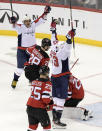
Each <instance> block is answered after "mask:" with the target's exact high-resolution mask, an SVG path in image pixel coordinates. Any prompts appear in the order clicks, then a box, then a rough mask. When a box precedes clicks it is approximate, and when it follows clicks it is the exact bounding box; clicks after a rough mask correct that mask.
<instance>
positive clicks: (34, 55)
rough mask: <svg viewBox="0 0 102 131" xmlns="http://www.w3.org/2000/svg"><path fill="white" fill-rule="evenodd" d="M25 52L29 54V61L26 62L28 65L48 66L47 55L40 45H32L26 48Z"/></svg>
mask: <svg viewBox="0 0 102 131" xmlns="http://www.w3.org/2000/svg"><path fill="white" fill-rule="evenodd" d="M26 51H27V53H28V54H30V58H29V61H28V62H27V63H28V65H33V64H35V65H39V66H42V65H46V66H48V63H49V60H50V58H49V56H48V54H47V53H46V52H44V51H43V50H42V49H41V47H40V46H38V45H35V46H33V47H29V48H27V50H26Z"/></svg>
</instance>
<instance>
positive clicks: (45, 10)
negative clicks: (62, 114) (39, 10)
mask: <svg viewBox="0 0 102 131" xmlns="http://www.w3.org/2000/svg"><path fill="white" fill-rule="evenodd" d="M50 11H51V7H50V6H48V5H47V6H46V7H45V9H44V14H48V13H50Z"/></svg>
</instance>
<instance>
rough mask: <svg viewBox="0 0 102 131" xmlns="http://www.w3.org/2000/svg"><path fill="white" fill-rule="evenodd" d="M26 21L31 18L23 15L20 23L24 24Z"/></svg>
mask: <svg viewBox="0 0 102 131" xmlns="http://www.w3.org/2000/svg"><path fill="white" fill-rule="evenodd" d="M26 20H31V18H30V17H29V16H28V15H25V16H24V17H23V20H22V22H24V21H26Z"/></svg>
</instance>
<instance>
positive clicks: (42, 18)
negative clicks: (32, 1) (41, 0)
mask: <svg viewBox="0 0 102 131" xmlns="http://www.w3.org/2000/svg"><path fill="white" fill-rule="evenodd" d="M50 11H51V7H50V6H46V7H45V9H44V13H43V14H42V15H41V16H40V17H39V18H38V19H37V20H35V21H34V23H35V26H39V25H40V24H43V23H45V22H46V20H47V14H48V13H50Z"/></svg>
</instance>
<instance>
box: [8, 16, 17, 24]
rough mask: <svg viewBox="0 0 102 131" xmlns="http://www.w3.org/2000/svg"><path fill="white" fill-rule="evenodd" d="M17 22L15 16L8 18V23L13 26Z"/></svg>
mask: <svg viewBox="0 0 102 131" xmlns="http://www.w3.org/2000/svg"><path fill="white" fill-rule="evenodd" d="M16 22H17V18H16V17H15V16H12V17H10V23H11V24H15V23H16Z"/></svg>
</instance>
